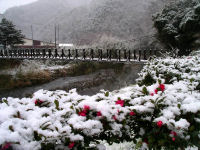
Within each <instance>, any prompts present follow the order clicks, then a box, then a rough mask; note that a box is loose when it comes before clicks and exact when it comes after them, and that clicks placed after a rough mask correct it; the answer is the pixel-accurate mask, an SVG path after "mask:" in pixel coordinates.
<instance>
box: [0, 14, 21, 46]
mask: <svg viewBox="0 0 200 150" xmlns="http://www.w3.org/2000/svg"><path fill="white" fill-rule="evenodd" d="M23 38H24V35H22V33H21V30H17V29H16V27H15V25H14V24H13V23H12V22H11V21H9V20H7V19H5V18H3V19H2V21H1V22H0V44H2V45H3V46H4V47H6V46H13V45H14V44H23V43H24V41H23Z"/></svg>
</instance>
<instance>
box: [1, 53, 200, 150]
mask: <svg viewBox="0 0 200 150" xmlns="http://www.w3.org/2000/svg"><path fill="white" fill-rule="evenodd" d="M137 83H138V84H136V85H133V86H129V87H126V88H123V89H120V90H117V91H113V92H107V91H104V90H102V91H101V92H100V93H98V94H96V95H93V96H87V95H79V94H78V93H77V92H76V90H75V89H73V90H70V91H69V92H65V91H46V90H39V91H37V92H36V93H34V95H33V97H32V98H22V99H17V98H15V99H14V98H11V97H9V98H5V99H2V100H1V102H0V135H1V136H0V145H1V144H5V145H6V144H8V143H9V144H11V145H12V147H13V148H14V149H16V150H27V149H33V150H39V149H40V148H41V147H43V148H49V147H51V146H52V147H54V148H58V147H59V148H61V149H83V148H87V147H88V146H89V145H90V144H91V143H98V141H100V140H106V141H107V142H108V143H113V142H124V141H127V142H128V141H129V142H131V141H134V140H136V141H135V142H136V147H138V146H140V147H143V148H145V147H155V146H156V148H159V147H165V148H173V149H178V147H181V148H182V147H187V146H189V145H196V146H198V142H196V141H199V136H200V134H199V130H200V129H199V127H200V116H199V115H200V59H199V55H195V56H188V57H183V58H175V59H174V58H166V59H155V60H152V61H151V62H149V63H148V64H147V65H146V66H145V67H144V69H143V71H142V72H141V73H140V77H139V78H138V80H137ZM174 143H175V144H174ZM129 146H130V147H129ZM131 146H132V144H129V143H126V144H121V145H112V146H111V147H109V146H107V149H117V148H118V149H119V150H120V149H126V148H127V149H131V148H132V147H131ZM133 146H134V145H133ZM100 147H101V148H102V149H103V148H104V149H105V147H104V146H100ZM189 149H190V148H189Z"/></svg>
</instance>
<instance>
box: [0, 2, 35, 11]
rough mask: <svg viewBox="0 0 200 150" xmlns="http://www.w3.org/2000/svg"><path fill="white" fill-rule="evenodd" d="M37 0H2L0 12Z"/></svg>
mask: <svg viewBox="0 0 200 150" xmlns="http://www.w3.org/2000/svg"><path fill="white" fill-rule="evenodd" d="M34 1H37V0H0V13H4V12H5V11H6V9H8V8H11V7H14V6H20V5H24V4H28V3H31V2H34Z"/></svg>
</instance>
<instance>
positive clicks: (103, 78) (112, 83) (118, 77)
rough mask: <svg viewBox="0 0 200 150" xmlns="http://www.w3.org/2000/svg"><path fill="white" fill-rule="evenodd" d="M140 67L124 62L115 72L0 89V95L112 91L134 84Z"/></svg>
mask: <svg viewBox="0 0 200 150" xmlns="http://www.w3.org/2000/svg"><path fill="white" fill-rule="evenodd" d="M142 68H143V64H126V65H124V67H123V69H122V70H120V72H117V73H116V72H115V71H114V70H113V69H106V70H99V71H97V72H95V73H92V74H89V75H82V76H76V77H62V78H59V79H56V80H54V81H51V82H49V83H45V84H41V85H37V86H32V87H25V88H18V89H13V90H10V91H1V92H0V97H1V98H2V97H16V98H22V97H27V96H31V95H32V94H33V93H34V92H36V91H38V90H40V89H44V90H66V91H68V90H70V89H73V88H76V89H77V91H78V93H80V94H82V95H93V94H96V93H98V92H99V91H100V90H101V89H104V90H109V91H113V90H117V89H120V88H122V87H125V86H128V85H130V84H134V83H135V79H137V77H138V73H139V72H140V71H141V69H142Z"/></svg>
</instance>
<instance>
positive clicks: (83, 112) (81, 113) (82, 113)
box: [78, 111, 86, 117]
mask: <svg viewBox="0 0 200 150" xmlns="http://www.w3.org/2000/svg"><path fill="white" fill-rule="evenodd" d="M78 114H79V116H82V117H85V116H86V112H85V111H81V112H79V113H78Z"/></svg>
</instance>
